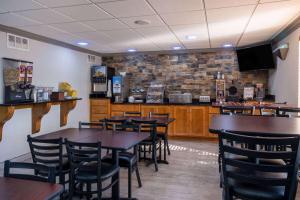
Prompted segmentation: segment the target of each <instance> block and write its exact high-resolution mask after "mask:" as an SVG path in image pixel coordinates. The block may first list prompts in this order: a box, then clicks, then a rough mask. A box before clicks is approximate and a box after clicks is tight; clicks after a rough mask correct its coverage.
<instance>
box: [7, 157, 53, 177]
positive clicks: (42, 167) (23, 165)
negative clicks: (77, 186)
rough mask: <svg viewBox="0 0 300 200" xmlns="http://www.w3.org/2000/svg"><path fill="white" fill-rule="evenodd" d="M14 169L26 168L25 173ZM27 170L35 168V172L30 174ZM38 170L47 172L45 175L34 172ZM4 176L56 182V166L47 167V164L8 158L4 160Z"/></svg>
mask: <svg viewBox="0 0 300 200" xmlns="http://www.w3.org/2000/svg"><path fill="white" fill-rule="evenodd" d="M13 169H18V171H20V170H24V173H21V172H18V173H16V172H12V170H13ZM25 170H26V171H25ZM27 170H33V173H32V174H29V173H28V172H27ZM36 171H43V172H45V176H41V175H37V174H34V173H35V172H36ZM4 177H9V178H17V179H24V180H32V181H41V182H48V183H55V167H47V166H45V165H41V164H35V163H24V162H11V161H9V160H6V161H5V162H4Z"/></svg>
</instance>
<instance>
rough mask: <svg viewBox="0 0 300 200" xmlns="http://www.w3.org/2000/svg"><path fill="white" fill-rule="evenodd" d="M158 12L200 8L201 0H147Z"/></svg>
mask: <svg viewBox="0 0 300 200" xmlns="http://www.w3.org/2000/svg"><path fill="white" fill-rule="evenodd" d="M149 2H150V4H151V5H152V6H153V7H154V8H155V10H157V11H158V12H159V13H168V12H182V11H192V10H202V9H203V4H202V1H201V0H163V1H162V0H149Z"/></svg>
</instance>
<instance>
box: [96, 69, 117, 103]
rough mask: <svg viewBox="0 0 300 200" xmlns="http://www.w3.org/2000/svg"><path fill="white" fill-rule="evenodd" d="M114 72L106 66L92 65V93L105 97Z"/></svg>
mask: <svg viewBox="0 0 300 200" xmlns="http://www.w3.org/2000/svg"><path fill="white" fill-rule="evenodd" d="M114 73H115V69H114V68H110V67H106V66H92V67H91V83H92V95H97V96H98V97H106V96H107V95H108V91H109V89H110V88H111V81H112V77H113V75H114Z"/></svg>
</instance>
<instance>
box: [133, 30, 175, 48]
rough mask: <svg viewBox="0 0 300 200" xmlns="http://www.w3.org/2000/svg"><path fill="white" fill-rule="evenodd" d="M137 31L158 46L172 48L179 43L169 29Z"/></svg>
mask: <svg viewBox="0 0 300 200" xmlns="http://www.w3.org/2000/svg"><path fill="white" fill-rule="evenodd" d="M135 30H136V31H137V32H139V33H140V34H142V35H143V36H144V37H145V38H146V39H148V40H150V41H152V42H153V43H155V44H156V45H158V46H165V45H168V46H171V45H172V44H178V43H179V41H178V40H177V38H176V37H175V35H174V34H173V33H172V32H171V31H170V30H169V29H168V28H167V27H149V28H138V29H135Z"/></svg>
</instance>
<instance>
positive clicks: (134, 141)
mask: <svg viewBox="0 0 300 200" xmlns="http://www.w3.org/2000/svg"><path fill="white" fill-rule="evenodd" d="M148 137H149V133H138V132H125V131H113V130H102V129H99V128H81V129H79V128H67V129H63V130H59V131H56V132H52V133H48V134H45V135H41V136H38V137H36V138H38V139H54V138H64V139H68V140H70V141H74V142H83V143H85V142H86V143H93V142H101V146H102V148H104V149H109V150H111V151H112V159H113V163H114V164H116V165H119V152H121V151H127V150H129V149H131V148H134V147H135V146H136V145H138V144H139V143H140V142H142V141H143V140H145V139H147V138H148ZM119 176H120V175H119V173H116V175H114V176H113V177H112V181H115V180H119ZM102 199H104V200H105V199H113V200H120V199H121V200H123V199H124V200H125V199H128V198H121V197H120V182H119V181H118V183H117V184H115V185H114V186H113V187H112V198H102ZM130 199H136V198H130Z"/></svg>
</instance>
